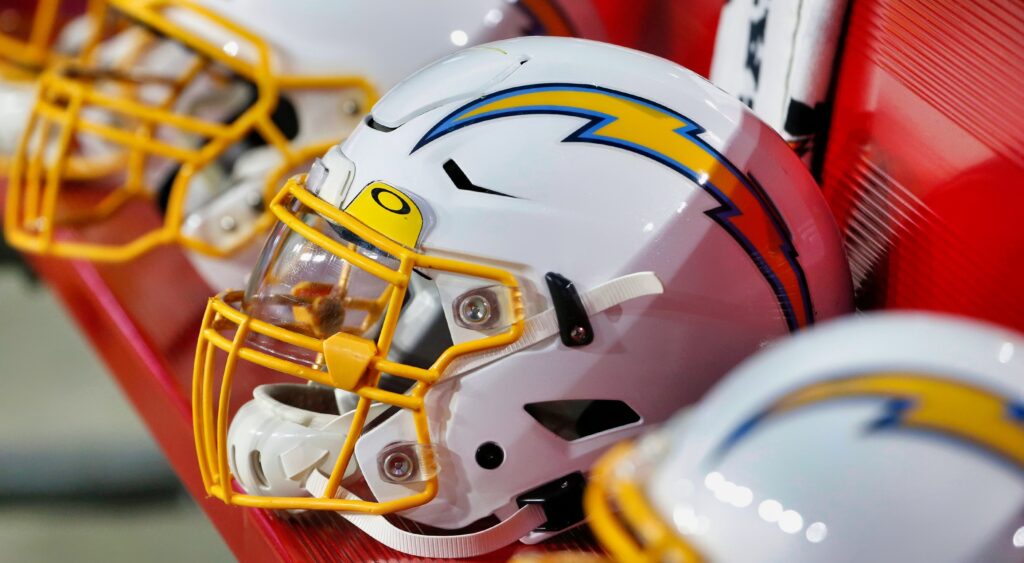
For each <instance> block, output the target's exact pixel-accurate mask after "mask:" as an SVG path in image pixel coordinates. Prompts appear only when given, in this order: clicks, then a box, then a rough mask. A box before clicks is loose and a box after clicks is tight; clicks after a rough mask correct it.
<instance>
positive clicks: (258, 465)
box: [249, 450, 270, 490]
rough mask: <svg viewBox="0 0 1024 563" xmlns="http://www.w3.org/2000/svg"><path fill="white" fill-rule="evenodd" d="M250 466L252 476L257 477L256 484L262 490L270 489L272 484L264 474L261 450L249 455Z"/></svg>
mask: <svg viewBox="0 0 1024 563" xmlns="http://www.w3.org/2000/svg"><path fill="white" fill-rule="evenodd" d="M249 464H250V466H251V467H252V474H253V475H254V476H255V477H256V482H257V483H258V484H259V486H260V488H261V489H265V490H266V489H269V488H270V483H269V482H268V481H267V476H266V474H265V473H263V459H262V456H261V455H260V451H259V450H253V451H252V453H250V454H249Z"/></svg>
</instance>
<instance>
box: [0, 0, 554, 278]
mask: <svg viewBox="0 0 1024 563" xmlns="http://www.w3.org/2000/svg"><path fill="white" fill-rule="evenodd" d="M530 4H536V5H547V2H531V3H530ZM396 12H400V13H401V14H402V17H400V18H397V17H393V14H395V13H396ZM558 14H559V13H558V12H557V11H553V10H552V11H548V12H544V13H543V14H542V15H543V17H541V15H537V14H535V13H533V12H531V11H530V10H529V9H528V8H527V7H526V6H525V5H524V4H519V3H514V2H513V3H510V2H507V1H506V0H485V1H482V2H481V1H474V0H457V1H451V2H444V3H441V4H437V3H427V2H420V1H417V0H390V1H388V2H355V1H331V0H312V1H308V2H302V3H300V4H298V5H293V4H292V3H289V2H279V1H271V0H237V1H228V0H112V1H110V2H109V7H108V9H107V10H106V13H105V15H104V17H103V29H101V30H100V31H99V32H98V35H99V38H100V40H99V41H98V46H96V47H95V48H93V49H89V50H88V51H87V52H86V53H85V54H83V56H82V57H80V58H78V59H76V60H75V61H73V62H71V63H69V64H67V65H62V66H61V67H60V68H58V69H56V70H55V71H54V72H51V73H48V74H46V75H45V76H44V77H43V78H42V80H41V91H40V93H39V95H38V98H37V102H36V104H35V107H34V109H33V112H32V115H31V120H30V122H29V125H28V129H27V131H26V134H25V136H24V140H23V143H22V146H21V147H20V148H19V151H18V153H17V155H16V157H15V158H14V161H13V163H12V173H11V177H10V183H9V198H8V207H7V213H8V215H7V221H6V223H5V227H6V235H7V238H8V240H9V241H10V242H11V244H12V245H13V246H15V247H17V248H19V249H21V250H25V251H29V252H36V253H42V254H50V255H55V256H60V257H71V258H86V259H91V260H98V261H123V260H128V259H131V258H134V257H136V256H138V255H140V254H142V253H144V252H147V251H149V250H150V249H152V248H154V247H156V246H158V245H162V244H168V243H174V242H179V243H181V244H182V245H184V246H185V247H187V248H188V249H191V250H193V251H197V252H199V253H201V254H205V255H208V256H212V257H218V258H223V257H227V256H238V253H239V252H241V251H242V250H243V249H249V250H250V251H251V254H252V255H251V258H253V259H254V258H255V255H256V253H257V252H258V246H255V247H254V246H252V245H251V244H250V243H251V242H252V241H254V240H255V239H256V238H257V235H258V234H259V233H260V232H262V231H264V230H265V228H266V227H268V226H269V225H270V224H271V223H272V220H271V218H270V217H269V215H268V214H267V213H266V212H265V209H264V205H263V202H264V199H263V195H264V194H267V195H268V196H270V195H273V193H274V191H275V190H276V189H277V188H278V187H280V185H281V183H282V178H284V177H287V176H288V175H290V174H291V173H293V172H295V171H298V168H297V167H299V166H302V167H308V165H309V161H310V160H311V159H312V157H314V156H316V155H320V154H323V153H324V151H325V150H326V149H327V148H329V147H330V146H331V145H332V144H334V143H336V142H337V141H338V139H339V138H342V137H344V135H346V134H347V133H348V132H349V131H350V130H351V129H352V127H354V126H355V125H356V124H357V123H358V122H359V119H360V117H361V116H362V115H363V113H364V112H365V111H366V110H367V109H368V108H369V107H370V106H371V105H372V104H373V102H374V101H376V99H377V97H378V92H379V91H381V89H382V88H388V87H390V86H392V85H393V84H395V83H396V82H397V81H398V80H399V79H400V78H402V77H403V76H404V75H406V74H408V73H409V72H411V71H412V70H415V69H416V68H418V67H420V66H422V65H423V64H426V63H428V62H430V61H432V60H435V59H437V58H439V57H441V56H443V55H445V54H448V53H450V52H452V51H453V50H455V49H457V48H458V47H460V46H463V45H467V44H476V43H479V42H481V41H487V40H493V39H497V38H504V37H512V36H516V35H519V34H521V33H523V32H524V31H527V30H531V31H538V32H544V31H547V30H549V29H550V30H553V31H565V30H567V29H569V26H568V23H567V22H565V21H553V20H554V19H555V18H557V17H558ZM83 157H84V158H83ZM83 169H84V170H83ZM97 170H102V171H106V172H110V171H115V172H116V174H113V175H112V176H111V177H108V178H104V181H102V182H94V183H92V184H90V185H87V186H82V185H80V184H79V185H74V184H71V183H69V182H68V181H67V180H68V179H69V178H72V177H75V176H98V175H100V174H98V173H96V171H97ZM147 200H155V201H156V202H157V203H158V204H159V209H157V206H154V205H152V204H151V203H149V202H148V201H147ZM119 217H120V218H121V219H127V218H130V220H122V221H120V222H118V219H119ZM60 226H68V227H72V226H73V227H74V228H73V229H58V227H60ZM62 231H63V232H62ZM241 263H243V264H245V268H246V271H248V269H250V268H251V267H252V261H251V260H249V261H246V260H242V261H241ZM204 265H205V266H209V264H204V263H201V264H200V266H201V269H202V267H203V266H204ZM207 277H208V278H216V277H217V275H216V274H215V273H214V274H210V275H207ZM231 281H232V282H235V283H234V285H235V287H237V283H240V282H241V281H242V280H241V279H238V280H231ZM214 285H217V284H214ZM221 287H227V286H219V287H218V289H219V288H221Z"/></svg>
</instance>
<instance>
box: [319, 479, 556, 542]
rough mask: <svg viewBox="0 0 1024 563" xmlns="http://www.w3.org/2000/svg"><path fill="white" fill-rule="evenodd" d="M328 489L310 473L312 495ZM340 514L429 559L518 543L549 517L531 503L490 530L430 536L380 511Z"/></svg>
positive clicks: (373, 535)
mask: <svg viewBox="0 0 1024 563" xmlns="http://www.w3.org/2000/svg"><path fill="white" fill-rule="evenodd" d="M326 488H327V477H324V476H323V474H321V473H320V472H319V471H314V472H313V473H311V474H310V476H309V479H308V480H307V481H306V490H307V491H309V493H310V494H311V495H313V496H314V497H320V496H323V493H324V490H325V489H326ZM338 494H339V497H340V498H348V499H357V498H359V497H357V496H356V495H354V494H352V493H350V492H348V491H346V490H344V489H339V490H338ZM338 514H340V515H341V516H342V517H343V518H344V519H346V520H348V521H349V522H351V523H352V524H353V525H354V526H355V527H356V528H359V529H360V530H361V531H363V533H365V534H366V535H368V536H370V537H371V538H373V539H375V540H377V541H378V542H380V543H382V544H384V545H386V546H387V547H390V548H391V549H394V550H395V551H400V552H402V553H405V554H408V555H413V556H416V557H429V558H462V557H479V556H481V555H484V554H487V553H491V552H494V551H497V550H499V549H501V548H503V547H505V546H506V545H509V544H512V543H515V542H516V541H518V540H519V539H520V538H523V537H525V536H527V535H529V534H530V532H531V531H533V529H534V528H536V527H538V526H540V525H541V524H543V523H544V521H545V520H547V517H546V516H544V509H543V508H542V507H541V506H540V505H539V504H528V505H526V506H524V507H522V508H520V509H519V510H517V511H516V512H515V513H513V514H512V516H510V517H509V518H506V519H505V520H502V521H501V522H499V523H498V524H495V525H494V526H492V527H490V528H487V529H486V530H481V531H479V532H473V533H470V534H461V535H458V536H428V535H424V534H416V533H413V532H409V531H406V530H403V529H401V528H399V527H398V526H395V525H394V524H392V523H391V522H388V520H387V518H385V517H383V516H379V515H376V514H356V513H347V512H339V513H338Z"/></svg>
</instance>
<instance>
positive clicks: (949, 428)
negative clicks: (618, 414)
mask: <svg viewBox="0 0 1024 563" xmlns="http://www.w3.org/2000/svg"><path fill="white" fill-rule="evenodd" d="M585 504H586V508H587V514H588V516H589V518H590V524H591V526H592V528H593V529H594V531H595V534H596V535H597V537H598V539H599V540H600V541H601V543H602V544H604V546H605V547H606V548H608V550H609V551H610V553H611V554H612V555H613V556H614V557H615V558H616V559H618V560H622V561H658V562H661V561H703V560H707V561H753V560H757V561H789V562H795V563H800V562H805V561H827V562H829V563H841V562H845V561H849V562H858V563H859V562H863V561H929V562H934V563H941V562H947V561H948V562H967V561H977V562H982V561H984V562H986V563H993V562H1000V561H1007V562H1010V561H1015V562H1019V561H1022V560H1024V335H1020V334H1017V333H1014V332H1012V331H1009V330H1008V329H1000V328H996V327H994V326H989V325H982V324H978V323H975V322H968V321H966V320H963V319H956V318H952V317H943V316H937V315H926V314H910V313H888V314H874V315H870V316H867V317H864V318H851V319H848V320H843V321H838V322H835V323H831V324H829V325H827V326H823V327H821V328H816V329H813V330H811V331H808V332H806V333H803V334H801V335H798V336H797V337H795V338H793V339H790V340H786V341H783V342H781V343H780V344H779V345H777V346H773V347H772V348H771V349H770V350H767V351H765V352H763V353H761V354H759V355H757V356H756V357H754V358H752V359H750V360H748V361H747V362H745V363H744V364H743V365H742V366H741V367H739V368H737V369H736V370H735V372H733V373H732V374H730V375H729V376H728V377H727V378H726V379H725V380H723V381H722V382H721V383H720V384H719V385H718V386H716V387H715V388H714V390H713V391H712V392H711V393H709V394H708V396H707V397H706V398H705V399H703V400H702V401H701V402H700V403H699V405H698V406H697V407H695V408H694V409H693V410H692V411H691V412H689V413H684V414H682V415H680V416H679V417H678V418H677V419H674V420H673V421H671V422H669V423H668V424H666V425H665V426H664V427H663V428H661V429H659V430H657V431H655V432H653V433H652V434H650V435H648V436H645V437H643V438H642V439H640V440H639V441H637V443H636V445H623V446H618V447H616V448H615V449H613V450H612V451H611V452H609V454H608V455H607V456H606V458H605V459H603V460H602V461H601V462H599V464H598V466H597V468H596V469H595V470H594V473H593V477H592V480H591V484H590V488H589V489H588V490H587V493H586V503H585Z"/></svg>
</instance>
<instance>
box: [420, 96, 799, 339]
mask: <svg viewBox="0 0 1024 563" xmlns="http://www.w3.org/2000/svg"><path fill="white" fill-rule="evenodd" d="M553 90H558V91H566V90H568V91H577V92H590V93H594V92H597V93H600V94H605V95H609V96H613V97H617V98H622V99H625V100H628V101H631V102H635V103H638V104H641V105H643V106H646V107H648V108H650V109H653V110H655V111H659V112H662V113H664V114H667V115H669V116H671V117H672V118H674V119H677V120H679V121H681V122H682V123H683V124H684V125H683V127H679V128H678V129H674V130H673V132H674V133H676V134H678V135H680V136H682V137H685V138H687V139H689V140H690V141H692V142H694V143H696V144H697V146H699V147H700V148H701V149H703V150H704V151H706V152H707V153H708V154H709V155H711V156H712V157H713V158H714V159H715V160H716V161H718V162H719V163H720V164H722V165H723V166H725V167H726V168H728V169H729V171H730V172H732V174H733V175H735V176H736V177H737V178H738V179H739V180H740V184H742V185H743V187H744V188H745V189H746V190H747V191H748V192H750V194H751V195H752V196H753V197H754V199H755V200H756V201H757V202H758V203H760V204H761V207H762V211H763V212H764V213H765V215H766V216H767V217H768V220H769V221H770V222H771V224H772V226H773V227H774V228H775V229H776V231H777V232H778V234H779V236H780V239H781V240H782V244H781V245H779V246H780V248H779V249H780V250H781V251H782V254H783V256H785V257H786V261H787V262H788V263H789V266H790V267H791V268H792V269H793V272H794V274H795V275H796V279H797V283H798V284H799V286H800V293H801V295H800V299H801V300H802V301H803V304H804V311H806V317H807V318H806V319H805V322H806V324H807V325H808V326H810V325H812V324H814V307H813V304H812V301H811V294H810V288H809V287H808V284H807V277H806V274H805V273H804V270H803V267H802V266H801V265H800V262H799V260H797V257H798V256H799V254H798V253H797V251H796V248H795V247H794V246H793V240H792V235H791V233H790V230H789V227H788V226H787V225H786V224H785V222H784V221H783V219H782V215H781V213H779V210H778V208H776V207H775V204H774V203H773V202H772V201H771V200H770V199H769V198H768V195H767V194H766V193H765V192H764V190H763V189H762V188H761V186H760V185H759V184H757V182H756V180H754V179H753V178H752V177H750V176H748V175H747V174H744V173H742V172H740V171H739V169H738V168H736V166H734V165H733V164H732V163H731V162H729V160H728V159H726V158H725V156H724V155H722V154H721V153H719V152H718V151H717V150H715V149H714V148H713V147H711V146H710V145H708V144H707V143H705V142H704V140H703V139H701V138H700V137H699V135H700V134H702V133H704V128H703V127H701V126H700V125H698V124H697V122H696V121H695V120H692V119H690V118H688V117H686V116H684V115H682V114H681V113H679V112H676V111H675V110H673V109H671V108H668V107H666V106H663V105H661V104H659V103H657V102H652V101H650V100H646V99H644V98H641V97H639V96H635V95H633V94H628V93H626V92H620V91H618V90H613V89H611V88H605V87H602V86H594V85H586V84H572V83H557V82H553V83H544V84H529V85H525V86H516V87H513V88H508V89H506V90H500V91H498V92H494V93H491V94H488V95H486V96H483V97H481V98H477V99H475V100H473V101H472V102H469V103H467V104H465V105H463V106H462V107H460V108H458V109H456V110H455V111H453V112H452V113H450V114H449V115H448V116H447V117H445V118H444V119H442V120H441V121H440V122H438V123H437V125H435V126H433V127H431V128H430V130H429V131H427V132H426V134H424V135H423V138H421V139H420V140H419V142H418V143H416V146H414V147H413V148H412V150H411V151H409V154H413V153H415V152H416V151H418V150H419V149H421V148H423V147H424V146H426V145H427V144H429V143H431V142H433V141H436V140H437V139H439V138H441V137H443V136H445V135H447V134H449V133H452V132H454V131H458V130H459V129H462V128H463V127H468V126H470V125H475V124H477V123H481V122H484V121H490V120H492V119H500V118H502V117H511V116H515V115H543V114H548V115H566V116H571V117H578V118H582V119H584V120H586V121H587V122H586V123H584V124H583V126H582V127H580V128H579V129H577V130H576V131H574V132H573V133H571V134H570V135H569V136H568V137H566V138H565V139H562V142H563V143H594V144H600V145H606V146H610V147H615V148H619V149H624V150H627V151H630V152H633V153H636V154H639V155H641V156H645V157H647V158H650V159H651V160H654V161H656V162H659V163H661V164H663V165H665V166H667V167H669V168H671V169H672V170H675V171H676V172H678V173H679V174H682V175H683V176H684V177H686V178H688V179H690V180H691V181H693V182H694V183H695V184H697V185H698V186H700V187H701V188H703V189H704V191H706V192H707V193H709V194H710V195H711V196H712V197H713V198H715V201H717V202H718V204H719V207H716V208H714V209H710V210H708V211H707V212H705V213H706V215H707V216H708V217H710V218H711V219H712V220H713V221H715V222H716V223H718V225H719V226H721V227H722V228H723V229H725V231H726V232H728V233H729V235H730V236H732V238H733V239H734V240H735V241H736V242H737V243H739V245H740V246H741V247H742V248H743V250H744V252H746V253H747V255H748V256H750V258H751V260H753V262H754V265H755V266H757V269H758V270H759V271H760V272H761V275H762V276H763V277H764V278H765V280H766V281H768V284H769V285H770V286H771V288H772V290H773V292H774V293H775V298H776V300H777V301H778V302H779V308H780V309H781V310H782V314H783V317H784V318H785V320H786V326H787V327H788V328H789V331H790V332H795V331H797V330H798V329H799V328H800V322H799V321H798V320H797V318H796V311H795V310H794V308H793V305H792V301H791V297H790V296H789V294H788V293H787V292H786V288H785V287H784V286H783V284H782V282H781V281H780V280H779V278H778V276H777V275H776V274H775V272H774V271H773V270H772V269H771V267H770V266H769V265H768V262H767V261H766V260H765V258H764V257H763V256H762V255H761V253H760V252H759V251H758V250H757V248H756V246H754V244H753V243H752V242H751V241H750V239H749V238H747V236H746V235H745V234H744V233H743V231H742V230H741V229H740V228H738V227H736V225H735V224H733V223H732V222H731V219H732V218H734V217H737V216H740V215H742V211H741V210H740V209H739V208H738V207H737V206H736V204H735V203H734V202H733V201H732V200H731V199H729V197H728V196H726V195H725V193H723V192H722V191H721V190H719V189H718V187H716V186H715V185H713V184H712V183H711V182H710V181H708V180H705V181H703V182H702V181H701V179H700V177H699V175H698V174H697V173H695V172H694V171H693V170H691V169H690V168H688V167H686V166H685V165H684V164H683V163H681V162H678V161H676V160H674V159H672V158H669V157H668V156H667V155H664V154H662V153H660V152H658V151H655V150H653V149H651V148H650V147H645V146H643V145H638V144H636V143H632V142H629V141H625V140H622V139H617V138H614V137H604V136H601V135H600V134H598V133H597V132H598V131H600V130H601V129H603V128H604V127H605V126H606V125H608V124H610V123H612V122H614V121H616V120H618V119H619V118H618V117H617V116H614V115H609V114H606V113H601V112H597V111H594V110H590V109H586V108H568V107H565V106H540V105H538V106H528V107H521V108H515V109H508V110H498V111H493V112H487V113H484V114H481V115H477V116H474V117H472V118H469V119H466V120H462V121H460V118H461V116H463V115H464V114H466V113H469V112H470V111H472V110H474V109H476V108H478V107H480V106H481V105H484V104H487V103H491V102H494V101H497V100H500V99H503V98H508V97H512V96H517V95H521V94H524V93H532V92H546V91H553Z"/></svg>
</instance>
